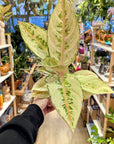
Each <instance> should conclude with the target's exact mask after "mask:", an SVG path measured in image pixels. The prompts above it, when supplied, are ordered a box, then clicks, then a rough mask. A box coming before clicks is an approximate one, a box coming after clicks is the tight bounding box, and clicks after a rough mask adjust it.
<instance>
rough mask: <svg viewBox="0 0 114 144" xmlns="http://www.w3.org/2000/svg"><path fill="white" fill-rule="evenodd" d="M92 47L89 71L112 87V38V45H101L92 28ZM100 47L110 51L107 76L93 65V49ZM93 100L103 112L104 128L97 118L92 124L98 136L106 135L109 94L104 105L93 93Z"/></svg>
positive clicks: (113, 85) (113, 47)
mask: <svg viewBox="0 0 114 144" xmlns="http://www.w3.org/2000/svg"><path fill="white" fill-rule="evenodd" d="M91 45H92V47H91V66H90V68H91V71H93V72H95V73H96V74H97V76H98V77H99V78H100V79H101V80H103V81H104V82H106V83H107V85H109V86H110V87H114V78H113V77H112V73H113V71H112V66H113V65H114V38H113V41H112V46H108V45H103V44H100V43H96V42H95V31H94V30H93V37H92V44H91ZM97 48H101V49H103V50H105V51H108V52H110V55H111V59H110V70H109V77H105V76H104V75H103V74H100V73H99V71H98V68H96V66H95V65H94V60H93V58H94V49H97ZM93 97H94V99H95V101H96V102H97V104H98V106H99V108H100V110H101V111H102V113H103V114H104V129H103V131H102V130H101V127H100V126H99V121H98V120H93V124H94V125H95V126H96V127H97V128H98V134H99V136H103V137H106V130H107V118H106V117H105V114H109V105H110V94H107V100H106V107H104V105H103V103H101V102H100V101H99V99H98V96H97V95H93ZM90 107H91V106H90V99H89V100H88V112H87V129H88V132H89V134H90V129H91V127H90V125H91V124H90V123H89V115H90Z"/></svg>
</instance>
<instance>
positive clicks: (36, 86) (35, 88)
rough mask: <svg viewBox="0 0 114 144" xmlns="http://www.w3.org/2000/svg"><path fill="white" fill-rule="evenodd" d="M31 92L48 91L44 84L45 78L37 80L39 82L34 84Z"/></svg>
mask: <svg viewBox="0 0 114 144" xmlns="http://www.w3.org/2000/svg"><path fill="white" fill-rule="evenodd" d="M32 90H33V91H35V92H42V91H43V92H44V91H48V88H47V84H46V82H45V77H43V78H41V79H39V80H38V81H37V82H36V83H35V84H34V86H33V88H32Z"/></svg>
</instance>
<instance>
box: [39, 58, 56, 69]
mask: <svg viewBox="0 0 114 144" xmlns="http://www.w3.org/2000/svg"><path fill="white" fill-rule="evenodd" d="M40 65H41V66H45V67H55V66H57V61H56V60H55V59H54V58H51V57H46V58H45V59H43V60H42V62H41V63H40Z"/></svg>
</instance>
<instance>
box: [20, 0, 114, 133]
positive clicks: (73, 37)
mask: <svg viewBox="0 0 114 144" xmlns="http://www.w3.org/2000/svg"><path fill="white" fill-rule="evenodd" d="M19 27H20V31H21V35H22V37H23V39H24V41H25V43H26V44H27V46H28V47H29V48H30V49H31V50H32V51H33V52H34V53H35V54H36V55H37V56H38V57H40V58H41V63H40V66H42V67H41V68H39V69H38V71H42V72H43V73H44V74H46V75H45V76H44V77H43V78H41V79H40V80H38V81H37V82H36V83H35V85H34V86H33V96H35V97H38V98H48V97H50V98H51V101H52V103H53V105H54V107H55V108H56V110H57V111H58V113H59V114H60V116H61V117H62V118H63V119H64V120H65V121H66V122H67V124H68V125H69V126H70V127H71V129H72V130H73V131H74V130H75V127H76V124H77V120H78V118H79V115H80V112H81V107H82V101H83V99H85V98H89V97H90V96H91V95H92V94H104V93H113V91H112V90H111V89H110V88H109V87H108V86H107V85H106V84H105V83H103V82H102V81H101V80H100V79H98V77H97V76H96V75H95V74H94V73H92V72H90V71H87V70H85V71H84V70H82V71H79V72H76V73H73V74H70V73H69V71H68V66H69V65H70V64H71V63H72V62H73V61H74V59H75V57H76V54H77V51H78V43H79V39H80V32H79V26H78V22H77V18H76V15H75V12H74V11H73V9H72V7H71V4H70V3H69V2H68V1H67V0H59V1H58V4H57V5H56V7H55V9H54V11H53V13H52V15H51V18H50V22H49V26H48V30H47V31H46V30H44V29H42V28H40V27H38V26H35V25H33V24H30V23H26V22H19Z"/></svg>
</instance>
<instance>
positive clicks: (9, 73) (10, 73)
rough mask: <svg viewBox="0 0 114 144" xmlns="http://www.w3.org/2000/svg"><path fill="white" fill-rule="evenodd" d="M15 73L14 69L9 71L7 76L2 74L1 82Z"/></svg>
mask: <svg viewBox="0 0 114 144" xmlns="http://www.w3.org/2000/svg"><path fill="white" fill-rule="evenodd" d="M12 74H13V72H12V71H9V72H8V74H7V75H5V76H0V83H2V82H3V81H5V80H6V79H7V78H8V77H10V76H11V75H12Z"/></svg>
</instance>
